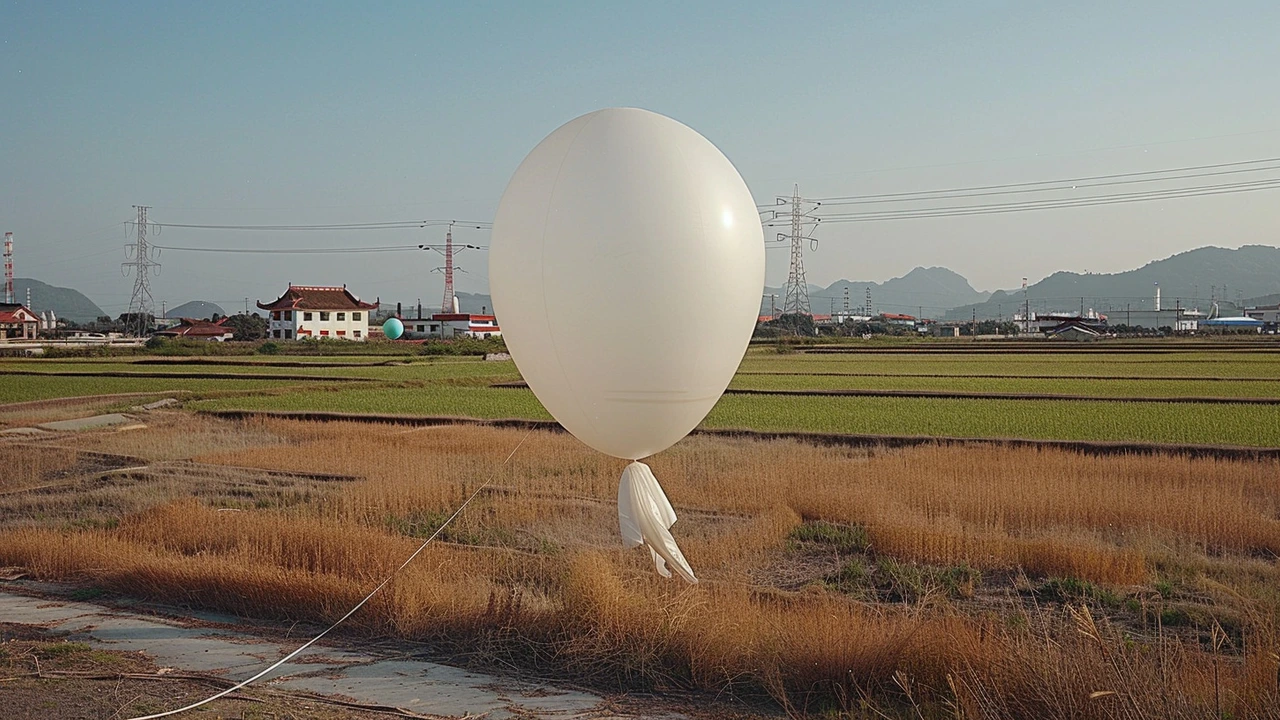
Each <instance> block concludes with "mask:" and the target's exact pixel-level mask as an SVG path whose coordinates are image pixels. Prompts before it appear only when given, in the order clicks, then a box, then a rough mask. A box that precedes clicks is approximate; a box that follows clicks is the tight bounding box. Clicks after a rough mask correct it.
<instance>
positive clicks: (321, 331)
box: [258, 283, 378, 342]
mask: <svg viewBox="0 0 1280 720" xmlns="http://www.w3.org/2000/svg"><path fill="white" fill-rule="evenodd" d="M258 307H259V308H260V309H262V310H267V311H269V312H270V320H269V322H270V325H269V330H268V335H269V336H270V337H271V338H272V339H278V340H295V339H297V340H301V339H303V338H331V339H334V340H359V341H362V342H363V341H364V340H365V339H366V338H367V337H368V335H369V312H370V311H372V310H377V308H378V303H377V302H372V303H367V302H362V301H361V300H360V298H358V297H356V296H355V295H354V294H352V292H351V291H350V290H348V289H347V286H346V285H343V286H342V287H328V286H322V285H294V284H292V283H290V284H289V289H288V290H286V291H285V292H284V294H283V295H281V296H280V297H279V298H278V299H277V300H275V301H273V302H270V303H266V304H263V303H262V302H259V303H258Z"/></svg>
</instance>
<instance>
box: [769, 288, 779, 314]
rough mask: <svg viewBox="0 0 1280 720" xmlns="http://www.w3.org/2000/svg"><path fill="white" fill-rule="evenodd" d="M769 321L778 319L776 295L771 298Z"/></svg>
mask: <svg viewBox="0 0 1280 720" xmlns="http://www.w3.org/2000/svg"><path fill="white" fill-rule="evenodd" d="M769 319H770V320H777V319H778V295H777V293H774V294H772V295H770V296H769Z"/></svg>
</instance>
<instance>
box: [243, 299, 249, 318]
mask: <svg viewBox="0 0 1280 720" xmlns="http://www.w3.org/2000/svg"><path fill="white" fill-rule="evenodd" d="M244 314H245V315H248V314H249V298H245V299H244Z"/></svg>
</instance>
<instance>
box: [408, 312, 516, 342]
mask: <svg viewBox="0 0 1280 720" xmlns="http://www.w3.org/2000/svg"><path fill="white" fill-rule="evenodd" d="M401 322H403V323H404V331H405V334H406V335H423V336H426V337H437V338H445V339H449V338H455V337H473V338H479V339H485V338H491V337H501V336H502V329H501V328H499V327H498V320H497V318H496V317H494V316H493V315H472V314H470V313H436V314H434V315H432V316H431V317H429V318H401Z"/></svg>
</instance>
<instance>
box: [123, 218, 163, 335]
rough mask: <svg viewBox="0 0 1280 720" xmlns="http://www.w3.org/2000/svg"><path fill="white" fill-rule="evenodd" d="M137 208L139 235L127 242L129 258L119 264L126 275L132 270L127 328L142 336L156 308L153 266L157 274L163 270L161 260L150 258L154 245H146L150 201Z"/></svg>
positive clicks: (136, 224) (158, 232) (145, 332)
mask: <svg viewBox="0 0 1280 720" xmlns="http://www.w3.org/2000/svg"><path fill="white" fill-rule="evenodd" d="M134 208H135V209H136V210H137V211H138V219H137V220H135V221H134V223H133V224H134V226H135V228H136V229H137V232H138V237H137V240H136V241H135V242H134V244H133V245H125V258H126V262H123V263H120V266H121V269H122V270H123V271H124V272H125V274H126V275H127V274H128V273H129V271H130V270H132V271H133V297H132V298H130V300H129V314H130V316H131V317H130V323H129V327H127V328H126V331H127V332H129V333H131V334H132V335H133V336H134V337H143V336H144V335H146V334H147V330H148V329H149V328H150V324H151V323H150V319H149V318H150V317H151V316H152V315H153V314H154V312H155V310H154V308H155V301H154V300H153V299H152V297H151V277H150V275H151V272H152V270H154V271H155V273H156V274H157V275H159V274H160V263H158V262H156V261H155V260H153V259H151V249H150V248H149V247H148V246H147V211H148V210H150V209H151V208H150V206H147V205H134ZM156 234H157V235H159V234H160V228H159V226H157V227H156ZM131 251H132V252H131ZM130 256H132V257H131V258H130Z"/></svg>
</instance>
